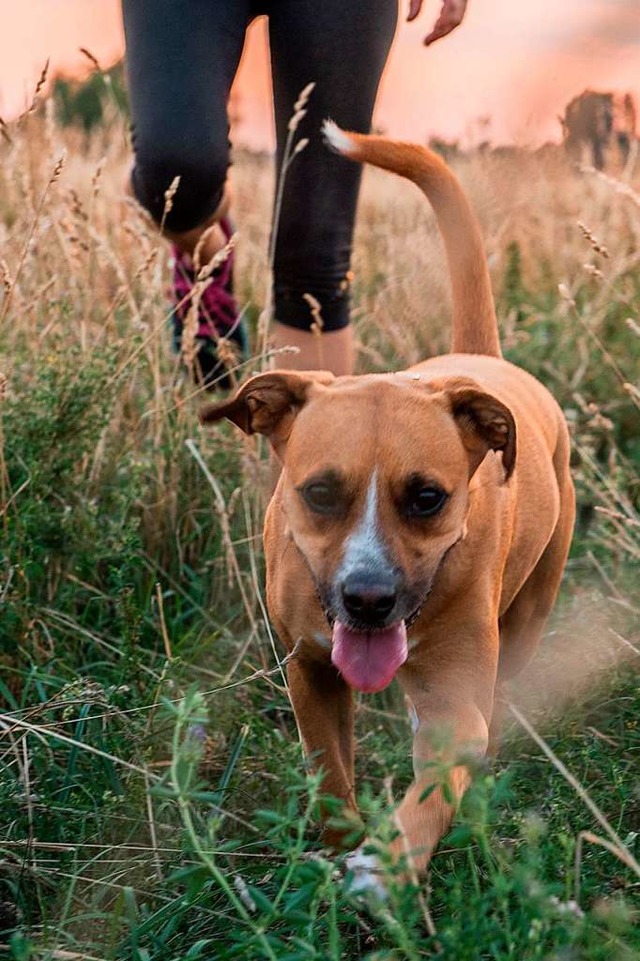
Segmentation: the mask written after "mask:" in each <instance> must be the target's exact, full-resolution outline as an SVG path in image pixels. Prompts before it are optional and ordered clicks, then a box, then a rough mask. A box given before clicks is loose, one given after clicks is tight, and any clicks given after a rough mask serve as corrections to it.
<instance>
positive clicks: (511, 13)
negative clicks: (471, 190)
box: [0, 0, 640, 150]
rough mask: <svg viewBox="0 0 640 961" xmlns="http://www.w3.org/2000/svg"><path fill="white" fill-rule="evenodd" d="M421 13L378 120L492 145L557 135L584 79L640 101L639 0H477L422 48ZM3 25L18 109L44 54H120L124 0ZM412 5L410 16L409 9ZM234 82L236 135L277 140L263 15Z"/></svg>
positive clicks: (75, 3) (55, 70)
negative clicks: (448, 30)
mask: <svg viewBox="0 0 640 961" xmlns="http://www.w3.org/2000/svg"><path fill="white" fill-rule="evenodd" d="M425 6H426V8H427V9H426V10H424V11H423V14H422V15H421V17H420V19H419V20H418V21H417V22H416V23H413V24H406V23H404V22H403V20H402V19H401V20H400V21H399V29H398V33H397V35H396V40H395V43H394V47H393V49H392V51H391V55H390V58H389V63H388V66H387V70H386V72H385V76H384V79H383V83H382V87H381V91H380V95H379V98H378V103H377V107H376V112H375V114H374V125H375V126H376V127H377V128H380V129H384V130H385V131H386V132H387V133H388V134H389V135H390V136H395V137H402V138H405V139H412V140H417V141H420V142H424V141H426V140H428V139H430V138H432V137H437V138H440V139H443V140H450V141H458V142H459V143H460V144H461V146H462V147H468V146H472V145H473V144H477V143H478V142H479V141H480V140H488V141H490V142H491V143H493V144H494V145H500V144H516V145H520V146H538V145H540V144H542V143H544V142H547V141H550V140H551V141H556V142H557V141H559V140H560V139H561V128H560V124H559V122H558V115H560V114H562V113H563V111H564V108H565V106H566V104H567V103H568V102H569V101H570V100H571V99H572V98H573V97H574V96H576V95H578V94H580V93H581V92H582V91H583V90H584V89H587V88H589V89H596V90H597V89H600V90H607V91H609V90H612V91H616V92H621V93H625V92H630V93H632V94H633V95H634V97H635V99H636V101H637V102H638V103H639V104H640V70H639V69H638V65H639V64H640V4H639V3H638V2H637V0H565V3H564V4H563V5H562V7H559V5H558V4H557V0H539V2H537V3H536V4H531V3H529V4H518V5H515V4H511V5H507V4H505V3H504V0H470V3H469V10H468V13H467V16H466V18H465V21H464V22H463V24H462V26H461V27H460V28H458V30H456V31H454V33H452V34H451V35H450V36H449V37H446V38H444V40H441V41H439V42H438V43H436V44H435V45H434V46H433V47H430V48H428V49H425V48H424V47H423V46H422V38H423V37H424V35H425V34H426V33H427V32H428V29H429V28H430V26H431V24H432V22H433V21H434V20H435V17H436V16H437V13H438V11H439V9H440V3H439V2H438V3H435V4H434V3H431V2H426V3H425ZM0 11H2V12H3V20H4V22H5V23H8V24H9V25H10V27H9V29H8V30H5V31H3V34H2V37H0V114H1V115H3V116H4V118H5V119H10V118H11V117H13V116H15V115H17V114H18V113H20V111H21V110H23V109H25V107H26V106H28V104H29V103H30V101H31V98H32V96H33V91H34V89H35V86H36V83H37V80H38V78H39V76H40V75H41V72H42V68H43V66H44V63H45V61H46V59H47V57H49V58H50V61H51V64H50V74H49V80H51V79H53V78H54V77H55V76H59V75H66V76H70V77H77V78H81V77H82V76H84V75H86V74H88V72H89V70H88V67H89V62H88V60H87V58H86V57H85V56H84V55H83V54H81V53H80V52H79V48H80V47H85V48H86V49H88V50H89V51H90V52H91V53H92V55H94V56H95V57H96V59H97V60H98V61H99V62H100V65H101V67H102V68H103V69H106V68H107V67H109V66H111V65H113V63H115V62H117V61H118V60H119V59H120V58H121V57H122V55H123V52H124V38H123V34H122V25H121V16H120V7H119V3H118V2H117V0H102V2H101V3H100V6H99V7H98V6H96V5H95V4H94V3H92V2H89V0H56V3H55V8H54V5H53V4H52V3H51V0H27V2H26V3H24V4H23V5H22V7H20V8H18V9H16V8H15V7H13V6H12V7H11V9H10V8H9V0H0ZM404 15H405V12H404V11H403V13H402V16H403V17H404ZM234 92H235V94H236V96H237V97H238V99H239V103H240V112H241V121H240V123H239V124H238V125H237V128H235V139H236V143H237V144H238V145H247V146H250V147H252V148H254V149H263V150H264V149H269V150H271V149H272V148H273V143H274V138H273V122H272V108H271V93H270V79H269V65H268V49H267V39H266V29H265V23H264V18H260V19H259V20H258V21H257V22H255V23H254V24H252V26H251V27H250V29H249V31H248V41H247V45H246V47H245V53H244V56H243V61H242V64H241V67H240V70H239V74H238V78H237V81H236V84H235V85H234Z"/></svg>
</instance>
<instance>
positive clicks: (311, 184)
mask: <svg viewBox="0 0 640 961" xmlns="http://www.w3.org/2000/svg"><path fill="white" fill-rule="evenodd" d="M396 19H397V0H371V2H369V3H366V4H363V3H359V2H357V0H348V2H345V0H323V3H321V4H320V3H317V2H316V0H272V2H271V4H270V16H269V34H270V44H271V58H272V65H273V66H272V70H273V86H274V102H275V111H276V132H277V137H278V154H277V157H278V169H279V170H281V167H282V159H283V151H284V146H285V142H286V138H287V133H288V123H289V120H290V119H291V116H292V113H293V105H294V103H295V101H296V100H297V98H298V96H299V94H300V92H301V90H302V89H303V88H304V87H305V86H306V85H307V84H308V83H311V82H314V83H315V88H314V90H313V92H312V93H311V96H310V98H309V102H308V104H307V115H306V116H305V118H304V119H303V121H302V123H301V124H300V127H299V130H298V132H297V137H298V138H302V137H308V138H309V143H308V145H307V146H306V147H305V149H304V150H302V152H301V153H299V154H298V155H297V156H296V157H295V159H294V160H293V162H292V164H291V166H290V167H289V170H288V171H287V173H286V180H285V183H284V194H283V203H282V208H281V212H280V219H279V223H278V224H277V225H274V229H275V230H277V236H276V247H275V263H274V301H275V321H276V322H275V325H274V330H273V337H272V341H273V343H274V346H276V347H279V346H284V345H285V344H293V345H294V346H297V347H298V348H299V349H300V353H299V354H298V355H297V356H296V355H290V354H284V355H279V356H278V357H277V359H276V362H277V363H278V364H279V365H280V366H286V367H296V368H298V369H305V368H307V369H311V368H319V367H323V368H326V369H329V370H332V371H333V372H334V373H337V374H346V373H350V372H351V370H352V367H353V334H352V328H351V327H350V326H349V308H350V297H349V286H350V260H351V244H352V238H353V225H354V220H355V212H356V203H357V196H358V188H359V184H360V167H359V166H358V165H357V164H353V163H351V162H350V161H348V160H345V159H344V158H342V157H338V156H336V155H334V154H332V153H331V152H330V151H329V150H328V148H327V147H326V146H325V145H324V144H323V142H322V135H321V132H320V127H321V124H322V121H323V120H325V119H326V118H327V117H331V118H332V119H333V120H335V121H336V122H337V123H338V124H340V126H342V127H344V128H346V129H350V130H357V131H360V132H368V131H369V128H370V124H371V115H372V112H373V106H374V102H375V98H376V93H377V90H378V84H379V82H380V77H381V74H382V70H383V68H384V64H385V62H386V59H387V54H388V52H389V47H390V45H391V41H392V39H393V34H394V30H395V25H396ZM305 294H309V295H311V298H313V301H315V302H317V304H319V311H318V309H317V307H315V306H314V302H313V301H312V302H310V301H309V300H307V299H306V298H305V296H304V295H305ZM318 317H319V321H320V323H319V324H318ZM318 327H320V329H321V331H322V333H318Z"/></svg>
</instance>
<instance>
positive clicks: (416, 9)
mask: <svg viewBox="0 0 640 961" xmlns="http://www.w3.org/2000/svg"><path fill="white" fill-rule="evenodd" d="M422 3H423V0H409V16H408V17H407V21H411V20H415V19H416V17H417V16H418V14H419V13H420V10H421V9H422ZM466 9H467V0H443V3H442V10H441V11H440V16H439V17H438V19H437V20H436V24H435V26H434V28H433V30H432V31H431V33H430V34H429V35H428V36H426V37H425V38H424V44H425V47H428V46H429V44H431V43H433V42H434V41H435V40H440V38H441V37H446V35H447V34H448V33H451V31H452V30H455V28H456V27H457V26H459V24H461V23H462V19H463V17H464V13H465V10H466Z"/></svg>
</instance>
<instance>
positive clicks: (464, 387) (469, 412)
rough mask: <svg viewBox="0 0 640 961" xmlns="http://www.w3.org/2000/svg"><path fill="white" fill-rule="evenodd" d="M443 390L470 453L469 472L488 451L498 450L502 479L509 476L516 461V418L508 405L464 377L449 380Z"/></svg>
mask: <svg viewBox="0 0 640 961" xmlns="http://www.w3.org/2000/svg"><path fill="white" fill-rule="evenodd" d="M445 394H446V397H447V400H448V402H449V405H450V410H451V413H452V414H453V417H454V419H455V421H456V423H457V425H458V430H459V431H460V436H461V437H462V443H463V444H464V446H465V447H466V449H467V452H468V454H469V461H470V465H471V474H473V473H474V472H475V471H476V469H477V468H478V467H479V466H480V464H481V463H482V461H483V460H484V457H485V454H486V453H487V451H489V450H495V451H498V450H499V451H502V466H503V467H504V479H505V481H507V480H509V478H510V477H511V474H512V473H513V468H514V467H515V463H516V422H515V419H514V416H513V414H512V413H511V411H510V410H509V408H508V407H507V406H506V405H505V404H503V403H502V401H500V400H498V399H497V398H496V397H493V396H492V395H491V394H487V393H485V392H484V391H483V390H481V388H480V387H479V386H478V385H477V384H476V383H475V382H474V381H472V380H466V379H465V378H460V379H459V380H457V381H456V380H454V381H453V382H449V383H448V384H447V386H446V388H445Z"/></svg>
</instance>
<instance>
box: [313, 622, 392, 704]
mask: <svg viewBox="0 0 640 961" xmlns="http://www.w3.org/2000/svg"><path fill="white" fill-rule="evenodd" d="M407 654H408V650H407V631H406V628H405V626H404V621H399V623H398V624H393V625H392V626H391V627H388V628H387V629H386V630H384V631H376V632H375V633H372V634H369V633H367V632H366V631H352V630H350V629H349V628H348V627H345V625H344V624H341V623H340V621H336V622H335V624H334V625H333V648H332V650H331V660H332V661H333V665H334V667H337V668H338V670H339V671H340V673H341V674H342V676H343V677H344V679H345V681H346V682H347V684H350V685H351V687H355V689H356V690H357V691H364V692H365V693H367V694H371V693H373V692H374V691H381V690H382V689H383V688H385V687H386V686H387V684H390V683H391V681H392V680H393V678H394V676H395V673H396V671H397V670H398V668H399V667H400V666H401V665H402V664H404V662H405V661H406V659H407Z"/></svg>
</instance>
